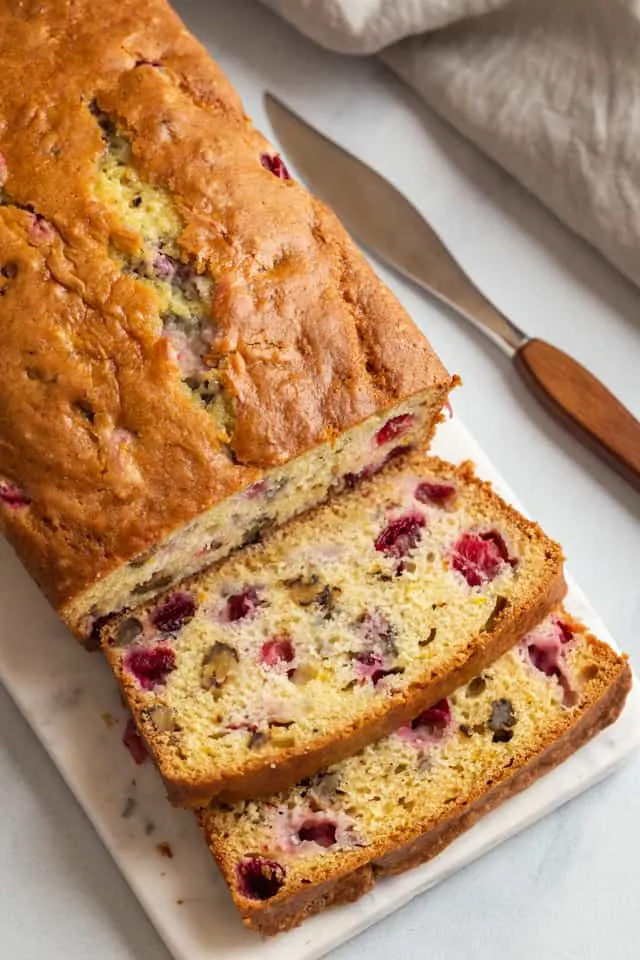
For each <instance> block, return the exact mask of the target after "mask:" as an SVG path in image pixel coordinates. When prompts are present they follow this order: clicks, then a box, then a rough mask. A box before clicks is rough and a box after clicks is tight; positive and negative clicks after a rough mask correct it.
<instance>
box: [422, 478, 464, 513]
mask: <svg viewBox="0 0 640 960" xmlns="http://www.w3.org/2000/svg"><path fill="white" fill-rule="evenodd" d="M455 492H456V488H455V487H454V486H453V484H451V483H430V482H429V481H428V480H424V481H423V482H422V483H419V484H418V486H417V487H416V490H415V493H414V497H415V498H416V500H419V501H420V503H435V504H436V506H438V507H441V506H443V505H444V504H445V503H447V501H449V500H451V498H452V497H453V496H454V495H455Z"/></svg>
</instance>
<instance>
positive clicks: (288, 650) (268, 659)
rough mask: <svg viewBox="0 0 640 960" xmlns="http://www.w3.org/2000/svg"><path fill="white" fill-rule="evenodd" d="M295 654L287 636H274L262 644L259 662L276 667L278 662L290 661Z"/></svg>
mask: <svg viewBox="0 0 640 960" xmlns="http://www.w3.org/2000/svg"><path fill="white" fill-rule="evenodd" d="M295 655H296V654H295V650H294V649H293V644H292V643H291V640H290V639H289V637H287V636H282V637H274V638H273V640H267V641H266V643H263V644H262V649H261V650H260V663H262V664H263V665H264V666H265V667H277V666H278V664H280V663H291V662H292V660H293V659H294V658H295Z"/></svg>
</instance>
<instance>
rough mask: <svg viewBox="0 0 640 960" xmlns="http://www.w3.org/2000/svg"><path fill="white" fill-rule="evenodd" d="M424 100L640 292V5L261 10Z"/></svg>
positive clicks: (421, 1)
mask: <svg viewBox="0 0 640 960" xmlns="http://www.w3.org/2000/svg"><path fill="white" fill-rule="evenodd" d="M263 2H265V3H266V4H267V5H268V6H270V7H271V8H272V9H274V10H276V11H277V12H278V13H280V14H282V15H283V16H285V17H286V18H287V19H288V20H290V21H291V22H292V23H294V24H295V25H296V26H297V27H298V28H299V29H300V30H301V31H302V32H303V33H305V34H307V36H310V37H311V38H312V39H314V40H316V41H317V42H318V43H321V44H323V45H324V46H327V47H329V48H331V49H333V50H338V51H341V52H343V53H354V54H370V53H380V54H381V56H382V58H383V59H384V61H385V63H387V64H388V66H389V67H391V69H392V70H393V71H394V72H395V73H397V74H398V75H399V76H400V77H401V78H402V79H403V80H405V81H406V82H407V83H408V84H410V85H411V86H412V87H413V88H414V89H415V90H416V91H417V92H418V93H419V94H420V95H421V96H422V97H423V98H424V99H425V101H426V102H427V103H428V104H429V105H430V106H431V107H432V108H433V109H434V110H436V111H437V112H438V113H440V114H441V115H442V116H443V117H445V118H446V120H448V121H449V122H450V123H451V124H452V125H453V126H455V127H456V128H457V129H458V130H460V131H461V132H462V133H463V134H465V135H466V136H467V137H468V138H469V139H470V140H472V141H473V142H474V143H475V144H476V145H477V146H478V147H480V148H481V149H482V150H483V151H484V152H485V153H487V154H488V155H489V156H491V157H492V158H493V159H494V160H495V161H496V162H497V163H499V164H500V165H501V166H503V167H504V168H505V169H506V170H508V171H509V172H510V173H511V174H512V175H513V176H514V177H515V178H516V179H518V180H519V181H520V182H521V183H522V184H524V186H525V187H527V188H528V189H529V190H530V191H531V193H533V194H534V195H535V196H537V197H538V198H539V199H540V200H541V201H542V202H543V203H544V204H546V206H547V207H549V208H550V209H551V210H552V211H553V212H554V213H555V214H556V215H557V216H558V217H559V218H560V219H561V220H563V221H564V222H565V223H566V224H567V225H568V226H570V227H571V228H572V229H573V230H574V231H575V232H576V233H578V234H580V235H581V236H582V237H584V238H585V239H586V240H587V241H589V242H590V243H591V244H592V245H593V246H594V247H596V248H597V249H598V250H599V251H600V252H601V253H602V254H603V255H604V256H605V257H606V258H607V259H608V260H610V261H611V263H613V264H614V265H615V266H616V267H618V269H619V270H621V271H622V272H623V273H624V274H626V276H627V277H629V278H630V279H631V280H632V281H634V282H635V283H637V284H639V285H640V0H263Z"/></svg>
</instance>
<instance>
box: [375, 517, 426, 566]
mask: <svg viewBox="0 0 640 960" xmlns="http://www.w3.org/2000/svg"><path fill="white" fill-rule="evenodd" d="M424 524H425V520H424V517H423V516H422V514H421V513H407V514H405V515H404V516H403V517H398V518H397V519H396V520H392V521H391V522H390V523H388V524H387V526H386V527H385V528H384V530H383V531H382V532H381V533H380V534H379V535H378V537H377V538H376V541H375V548H376V550H377V551H378V552H379V553H384V555H385V556H386V557H397V558H398V559H399V558H400V557H405V556H406V555H407V554H408V553H409V551H411V550H413V549H414V547H415V546H416V545H417V544H418V543H419V542H420V539H421V537H422V533H421V528H422V527H424Z"/></svg>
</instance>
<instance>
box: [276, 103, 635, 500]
mask: <svg viewBox="0 0 640 960" xmlns="http://www.w3.org/2000/svg"><path fill="white" fill-rule="evenodd" d="M265 103H266V110H267V115H268V117H269V120H270V121H271V125H272V127H273V129H274V131H275V133H276V135H277V137H278V139H279V141H280V143H281V144H282V145H283V147H284V149H285V151H286V153H287V155H288V156H289V157H290V158H291V159H292V161H293V163H294V164H295V166H296V168H297V169H298V170H299V171H300V173H301V174H302V176H303V178H304V180H306V182H307V183H308V184H309V186H310V187H311V188H312V189H313V190H314V191H315V192H316V193H317V194H318V196H320V197H321V198H322V199H323V200H325V201H326V202H327V203H328V205H329V206H330V207H332V208H333V209H334V210H335V212H336V213H337V214H338V216H339V217H340V218H341V219H342V221H343V222H344V224H345V226H346V227H347V229H348V230H350V231H351V232H352V233H353V235H354V236H355V237H356V238H357V239H358V240H359V241H360V242H361V243H362V245H363V246H364V247H366V248H368V249H369V250H370V251H371V252H372V253H373V254H375V255H376V256H377V257H379V258H380V259H381V260H382V261H384V262H385V263H386V264H388V265H389V266H391V267H392V268H393V269H395V270H396V271H397V272H398V273H400V274H401V275H402V276H404V277H407V278H408V279H409V280H412V281H413V282H414V283H417V284H418V285H419V286H420V287H422V288H423V289H424V290H427V291H428V292H429V293H430V294H432V295H433V296H435V297H437V299H438V300H440V301H442V302H443V303H445V304H446V305H447V306H448V307H450V308H452V309H453V310H455V311H456V313H458V314H460V315H461V316H463V317H464V318H465V319H466V320H470V321H471V322H472V323H473V324H474V325H475V326H476V327H479V328H480V329H481V330H482V331H483V332H484V333H485V334H487V335H488V336H489V337H490V338H491V339H492V340H493V341H494V342H495V343H497V344H498V345H499V346H500V347H501V348H502V349H503V350H504V351H506V353H507V354H508V355H509V356H510V357H511V358H512V360H513V362H514V365H515V367H516V370H517V371H518V373H520V374H521V376H522V377H523V379H524V380H525V382H526V383H527V384H528V386H529V387H530V388H531V389H532V391H533V393H534V394H535V396H536V397H537V399H538V400H539V401H540V402H541V403H542V404H543V405H544V406H545V407H546V408H547V410H548V411H549V412H550V413H552V414H554V415H555V416H556V418H558V419H559V420H561V421H562V422H564V424H565V426H567V427H568V428H569V429H570V430H571V431H572V432H573V433H574V434H575V435H576V436H577V437H578V438H579V439H580V440H581V441H582V442H583V443H584V444H586V445H587V446H589V447H591V448H592V449H593V450H594V451H595V452H596V453H598V454H599V455H600V456H601V457H602V458H603V459H605V460H606V461H607V462H608V463H609V464H610V466H612V467H613V468H614V469H615V470H617V471H618V473H620V474H621V475H622V476H623V477H624V478H625V479H626V480H627V481H628V482H629V483H631V484H632V486H634V487H636V488H637V489H638V490H640V423H639V422H638V421H637V420H636V418H635V417H634V416H633V415H632V414H631V413H630V412H629V410H627V409H626V407H624V406H623V405H622V404H621V403H620V401H619V400H617V399H616V398H615V397H614V396H613V394H612V393H610V392H609V390H607V388H606V387H605V386H604V385H603V384H602V383H600V381H599V380H598V379H597V378H596V377H595V376H594V375H593V374H592V373H590V372H589V371H588V370H586V369H585V368H584V367H583V366H581V364H579V363H578V362H577V361H576V360H574V359H573V358H572V357H570V356H569V355H568V354H566V353H564V352H563V351H562V350H559V349H558V348H557V347H554V346H552V344H550V343H547V342H545V341H544V340H540V339H538V338H537V337H529V336H527V334H526V333H525V332H524V331H523V330H521V329H520V328H519V327H517V326H516V325H515V324H514V323H512V321H511V320H509V319H508V318H507V317H505V316H504V314H502V313H500V311H499V310H498V309H497V308H496V307H494V305H493V304H492V303H491V302H490V301H489V300H487V298H486V297H485V296H484V295H483V294H482V293H480V291H479V290H478V289H477V287H476V286H475V284H473V283H472V281H471V280H470V279H469V277H468V276H467V275H466V273H465V272H464V270H463V269H462V267H461V266H460V265H459V264H458V263H457V261H456V260H455V258H454V257H453V256H452V255H451V253H450V252H449V250H448V249H447V248H446V247H445V245H444V243H443V242H442V240H441V239H440V237H439V236H438V235H437V233H436V232H435V230H434V229H433V228H432V227H431V226H430V225H429V224H428V223H427V221H426V220H425V219H424V217H423V216H422V215H421V214H420V213H419V212H418V211H417V210H416V208H415V207H414V206H412V204H411V203H410V202H409V201H408V200H407V199H406V197H404V196H403V195H402V194H401V193H400V191H399V190H398V189H397V188H396V187H394V186H393V185H392V184H391V183H390V182H389V181H388V180H385V179H384V177H382V176H381V175H380V174H379V173H376V172H375V170H372V169H371V167H368V166H367V165H366V164H365V163H363V162H362V161H361V160H358V159H357V157H354V156H353V155H352V154H350V153H348V152H347V151H346V150H344V149H343V148H342V147H340V146H338V145H337V144H335V143H333V142H332V141H331V140H329V139H328V138H327V137H325V136H324V135H323V134H321V133H320V132H319V131H318V130H316V129H315V128H314V127H312V126H311V125H310V124H308V123H307V122H306V120H303V119H302V117H300V116H298V114H296V113H294V112H293V110H291V109H290V108H289V107H287V106H286V105H285V104H284V103H282V101H280V100H278V99H277V97H275V96H273V95H272V94H270V93H267V94H265Z"/></svg>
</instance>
